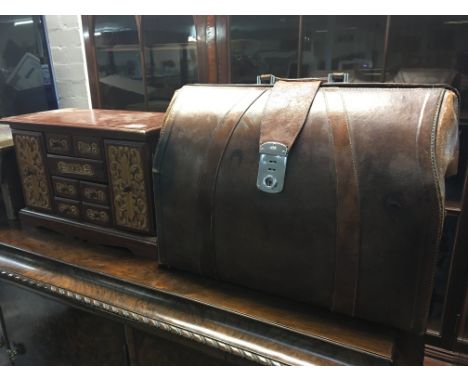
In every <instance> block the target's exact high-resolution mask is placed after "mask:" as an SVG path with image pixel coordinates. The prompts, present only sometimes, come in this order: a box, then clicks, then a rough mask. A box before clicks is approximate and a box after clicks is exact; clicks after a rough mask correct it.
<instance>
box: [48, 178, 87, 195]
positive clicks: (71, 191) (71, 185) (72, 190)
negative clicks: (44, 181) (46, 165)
mask: <svg viewBox="0 0 468 382" xmlns="http://www.w3.org/2000/svg"><path fill="white" fill-rule="evenodd" d="M52 184H53V186H54V193H55V195H57V196H61V197H62V198H69V199H79V196H80V193H79V189H78V181H77V180H74V179H66V178H60V177H58V176H53V177H52Z"/></svg>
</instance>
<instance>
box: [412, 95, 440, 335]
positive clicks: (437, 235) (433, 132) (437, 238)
mask: <svg viewBox="0 0 468 382" xmlns="http://www.w3.org/2000/svg"><path fill="white" fill-rule="evenodd" d="M446 91H447V90H446V89H442V90H441V92H440V94H439V97H438V100H437V108H436V111H435V113H434V117H433V121H432V128H431V167H432V175H433V180H434V183H433V185H434V188H435V192H436V198H437V201H438V204H439V206H438V207H439V214H438V222H437V226H436V228H435V229H436V232H434V234H433V235H431V236H430V239H431V241H432V242H434V245H433V248H434V250H433V253H431V256H432V258H431V266H432V274H431V278H430V279H429V285H428V288H427V289H426V291H427V292H424V289H423V293H427V294H429V295H430V293H431V291H432V287H433V284H434V276H435V271H436V268H435V258H436V256H437V254H438V252H439V245H438V244H439V242H440V238H441V236H442V227H443V219H444V201H443V200H442V195H441V193H440V189H439V180H440V174H439V170H438V168H437V161H436V137H437V129H438V127H439V122H440V121H439V120H440V112H441V110H442V104H443V101H444V96H445V93H446ZM422 264H423V262H422V261H421V266H420V267H419V269H418V283H417V284H416V285H417V286H416V288H417V289H416V293H415V295H414V297H415V298H414V305H413V318H412V324H411V327H412V328H413V329H414V327H415V324H416V323H415V321H416V313H417V311H418V310H416V305H417V303H418V301H421V296H419V294H420V293H421V287H422V285H421V277H422V275H421V274H422V270H421V267H422ZM426 301H427V302H426ZM426 301H424V305H422V304H420V307H419V311H420V312H427V311H428V309H429V304H430V299H429V296H428V297H427V298H426Z"/></svg>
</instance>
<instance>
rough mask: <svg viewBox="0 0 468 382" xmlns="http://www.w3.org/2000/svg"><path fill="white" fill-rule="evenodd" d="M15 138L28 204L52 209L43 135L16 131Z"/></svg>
mask: <svg viewBox="0 0 468 382" xmlns="http://www.w3.org/2000/svg"><path fill="white" fill-rule="evenodd" d="M13 139H14V142H15V149H16V156H17V160H18V166H19V171H20V175H21V180H22V182H23V192H24V198H25V202H26V205H27V206H29V207H33V208H39V209H45V210H51V209H52V203H51V200H50V195H51V192H50V189H49V181H48V179H47V174H46V170H45V161H44V146H43V140H42V135H41V134H40V133H15V134H14V135H13Z"/></svg>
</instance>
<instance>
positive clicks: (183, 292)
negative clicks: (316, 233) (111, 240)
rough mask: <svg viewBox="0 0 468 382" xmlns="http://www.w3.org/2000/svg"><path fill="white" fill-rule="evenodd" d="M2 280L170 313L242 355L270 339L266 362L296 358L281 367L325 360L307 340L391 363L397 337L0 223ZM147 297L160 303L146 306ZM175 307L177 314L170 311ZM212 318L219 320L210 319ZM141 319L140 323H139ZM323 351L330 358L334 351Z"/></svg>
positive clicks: (390, 332) (112, 252)
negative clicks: (235, 344)
mask: <svg viewBox="0 0 468 382" xmlns="http://www.w3.org/2000/svg"><path fill="white" fill-rule="evenodd" d="M79 272H85V276H83V277H84V279H85V280H88V281H83V278H81V279H80V280H79V281H77V280H75V281H73V280H72V279H73V278H76V277H77V275H78V274H79ZM8 275H9V276H10V278H11V279H13V281H15V280H20V281H21V280H22V277H23V278H24V280H23V281H24V283H26V284H28V283H29V284H31V283H36V284H37V283H38V285H42V286H43V285H51V287H50V288H51V290H52V291H53V290H55V291H62V290H63V291H64V292H60V293H62V294H64V296H66V295H67V293H70V296H75V295H76V296H80V297H76V298H77V299H78V300H79V301H86V299H88V300H89V301H104V302H103V304H104V306H105V301H106V296H107V297H108V304H109V305H108V306H111V305H112V304H115V305H116V306H118V309H124V310H123V312H124V313H122V314H123V315H124V316H125V315H128V314H130V315H132V314H134V312H137V311H139V310H141V309H143V311H144V312H146V313H145V314H148V315H151V314H150V313H148V312H151V313H153V312H154V314H159V315H161V314H163V313H162V312H165V309H169V310H168V311H167V312H166V313H165V317H166V319H167V320H169V321H170V322H173V321H174V320H175V321H176V322H177V327H178V328H179V327H180V328H181V330H187V331H188V332H190V331H192V330H193V331H194V333H195V334H194V337H193V338H194V339H195V340H197V339H198V337H197V336H199V335H202V337H203V334H200V333H206V331H207V330H209V333H210V334H209V338H216V337H219V338H220V339H219V340H218V342H217V343H218V344H219V343H222V342H223V341H224V340H223V339H224V338H228V337H229V336H228V334H229V333H231V332H232V331H234V332H235V333H237V334H231V337H229V338H236V341H237V340H241V342H242V344H243V345H242V346H245V348H244V350H245V349H250V350H247V352H251V351H252V350H251V349H257V348H258V347H259V346H260V342H261V341H268V342H269V343H270V345H268V346H266V348H267V349H269V350H268V352H273V353H274V354H275V356H272V359H275V357H277V359H282V360H285V359H288V357H290V358H291V359H294V360H293V361H290V362H289V361H287V360H286V361H285V363H292V364H295V363H301V361H302V362H304V363H318V364H320V363H322V364H323V363H326V362H325V361H324V359H325V360H326V359H328V358H327V357H328V356H327V357H325V358H320V357H318V358H317V355H314V354H313V353H314V352H313V351H311V350H310V349H308V350H304V349H302V348H301V346H302V345H301V341H305V342H304V344H306V345H304V346H309V345H310V346H312V345H313V343H314V341H318V342H319V343H320V345H314V346H316V348H317V349H322V348H323V346H325V348H326V347H327V346H332V348H333V349H335V347H338V348H340V349H341V348H342V349H343V351H344V352H345V353H346V351H348V352H351V353H352V355H351V356H349V355H347V356H345V359H347V358H346V357H348V356H349V357H351V359H354V358H353V357H355V355H354V353H357V354H360V356H359V357H361V356H362V357H371V358H373V357H374V358H376V359H380V360H381V362H384V363H385V362H387V363H391V362H392V359H393V357H394V351H395V349H394V346H395V336H396V333H395V331H394V330H392V329H388V328H386V327H381V326H379V325H374V324H371V323H366V322H362V321H358V320H354V319H351V318H347V317H343V316H340V315H338V314H333V313H329V312H327V311H323V310H318V309H314V308H312V307H310V306H306V305H304V304H300V303H296V302H292V301H289V300H285V299H281V298H276V297H273V296H269V295H264V294H261V293H257V292H254V291H251V290H247V289H244V288H239V287H235V286H232V285H227V284H224V283H219V282H216V281H214V280H209V279H205V278H202V277H199V276H196V275H192V274H187V273H184V272H179V271H175V270H171V269H166V268H164V267H160V266H158V265H157V263H156V262H155V261H154V260H151V259H145V258H137V257H134V256H132V255H131V254H130V253H129V252H127V251H125V250H122V249H118V248H111V247H104V246H98V245H92V244H89V243H86V242H84V241H81V240H78V239H72V238H69V237H66V236H63V235H60V234H57V233H54V232H50V231H47V230H42V229H31V228H24V229H21V228H19V227H8V226H7V225H6V224H2V225H0V276H1V277H3V278H5V277H7V276H8ZM31 280H33V281H31ZM115 283H117V284H115ZM116 285H117V286H116ZM106 288H107V289H106ZM109 288H110V289H109ZM133 288H137V289H138V290H140V291H143V295H144V296H145V297H141V296H140V297H138V296H137V295H135V294H134V293H133V292H132V290H133ZM79 290H81V292H80V291H79ZM147 298H151V299H155V301H156V302H155V304H162V305H155V307H154V308H149V307H148V305H147V303H148V302H146V299H147ZM166 299H169V300H170V301H172V302H167V301H166ZM169 300H168V301H169ZM91 305H92V303H91ZM176 306H179V308H180V309H179V310H181V311H182V313H180V312H179V313H177V312H175V313H174V311H173V309H175V307H176ZM112 309H114V308H112ZM171 309H172V310H171ZM197 311H198V312H199V313H196V312H197ZM125 312H127V313H125ZM128 312H130V313H128ZM171 312H172V313H171ZM209 312H215V313H209ZM142 314H143V313H142ZM180 314H181V315H180ZM210 314H214V316H213V317H215V316H216V317H217V318H216V319H215V318H210V317H211V316H210ZM227 316H229V317H231V318H229V319H228V318H226V317H227ZM143 317H144V314H143ZM232 317H234V318H232ZM229 320H231V321H229ZM232 320H234V321H232ZM141 321H142V322H143V323H145V318H143V319H141ZM150 322H151V320H150ZM214 322H215V323H214ZM241 322H242V324H241ZM238 325H239V327H238ZM245 325H246V326H245ZM257 326H258V328H257ZM163 328H164V326H163ZM184 328H185V329H184ZM200 328H202V329H200ZM260 328H262V329H260ZM257 331H258V332H257ZM234 332H233V333H234ZM183 333H184V332H182V334H183ZM239 333H241V334H239ZM249 333H250V334H249ZM238 336H241V337H242V338H239V339H237V337H238ZM251 336H253V337H252V338H254V339H252V338H251ZM219 341H221V342H219ZM257 341H260V342H257ZM283 342H287V343H290V345H287V346H286V345H285V344H284V343H283ZM272 344H273V345H272ZM291 344H294V345H291ZM324 344H325V345H324ZM223 346H224V345H223ZM272 346H273V349H272V348H271V347H272ZM327 351H331V352H332V353H333V352H335V351H336V349H335V350H327ZM318 353H320V352H319V351H318ZM278 357H279V358H278ZM285 357H286V358H285ZM308 357H309V358H308ZM310 357H312V360H311V359H310ZM314 357H315V358H314ZM359 357H358V358H359ZM338 358H339V357H338ZM314 359H315V361H314ZM317 359H321V361H317ZM298 360H299V361H298ZM350 362H358V361H356V360H354V361H350ZM362 362H364V363H366V362H369V360H367V361H362ZM344 363H346V361H345V362H344ZM358 363H359V362H358Z"/></svg>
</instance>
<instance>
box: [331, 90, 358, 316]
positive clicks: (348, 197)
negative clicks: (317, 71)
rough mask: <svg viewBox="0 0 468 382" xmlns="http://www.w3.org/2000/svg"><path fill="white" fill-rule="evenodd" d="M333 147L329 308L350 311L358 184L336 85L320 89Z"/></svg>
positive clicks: (355, 260)
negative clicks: (332, 262) (332, 269)
mask: <svg viewBox="0 0 468 382" xmlns="http://www.w3.org/2000/svg"><path fill="white" fill-rule="evenodd" d="M323 93H324V95H325V102H326V107H327V114H328V120H329V125H330V129H331V131H332V137H333V143H334V151H335V171H336V263H335V281H334V292H333V301H332V309H333V310H335V311H338V312H341V313H345V314H350V315H353V314H354V312H355V305H356V293H357V282H358V272H359V253H360V244H361V242H360V241H361V233H360V227H361V222H360V205H359V184H358V177H357V171H356V166H355V163H354V155H353V148H352V142H351V136H350V131H349V125H348V118H347V114H346V109H345V105H344V103H343V99H342V95H341V92H340V90H339V89H326V90H325V91H324V92H323Z"/></svg>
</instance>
